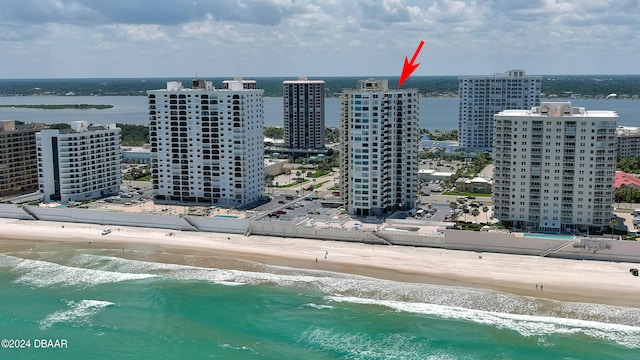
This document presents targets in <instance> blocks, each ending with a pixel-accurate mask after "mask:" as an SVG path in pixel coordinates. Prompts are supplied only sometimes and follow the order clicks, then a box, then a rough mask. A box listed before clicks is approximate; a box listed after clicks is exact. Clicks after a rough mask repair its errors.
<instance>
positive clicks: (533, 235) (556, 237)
mask: <svg viewBox="0 0 640 360" xmlns="http://www.w3.org/2000/svg"><path fill="white" fill-rule="evenodd" d="M523 236H524V237H530V238H538V239H554V240H567V241H571V240H574V239H575V237H573V235H558V234H538V233H526V234H524V235H523Z"/></svg>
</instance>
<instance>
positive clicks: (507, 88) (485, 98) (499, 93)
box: [458, 70, 541, 151]
mask: <svg viewBox="0 0 640 360" xmlns="http://www.w3.org/2000/svg"><path fill="white" fill-rule="evenodd" d="M540 86H541V77H540V76H526V75H525V72H524V70H509V71H507V72H506V73H499V74H493V75H489V76H465V77H460V78H458V92H459V95H460V108H459V112H458V114H459V115H458V141H459V142H460V147H461V148H463V149H465V150H469V151H491V149H492V147H493V115H494V114H497V113H498V112H500V111H502V110H507V109H521V110H526V109H530V108H531V107H533V106H538V105H540Z"/></svg>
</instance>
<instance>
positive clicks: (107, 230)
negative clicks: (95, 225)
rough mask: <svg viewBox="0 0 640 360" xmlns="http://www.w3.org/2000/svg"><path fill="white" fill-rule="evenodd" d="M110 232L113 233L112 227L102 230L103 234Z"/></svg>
mask: <svg viewBox="0 0 640 360" xmlns="http://www.w3.org/2000/svg"><path fill="white" fill-rule="evenodd" d="M109 234H111V229H104V230H102V235H109Z"/></svg>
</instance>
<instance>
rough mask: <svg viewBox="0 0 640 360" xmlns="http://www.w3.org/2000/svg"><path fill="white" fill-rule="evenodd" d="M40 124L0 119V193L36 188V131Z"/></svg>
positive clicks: (7, 193) (16, 192)
mask: <svg viewBox="0 0 640 360" xmlns="http://www.w3.org/2000/svg"><path fill="white" fill-rule="evenodd" d="M44 128H46V125H44V124H35V123H34V124H23V125H16V122H15V121H13V120H0V196H7V195H14V194H19V193H25V192H29V191H36V190H38V156H37V152H36V132H37V131H40V130H41V129H44Z"/></svg>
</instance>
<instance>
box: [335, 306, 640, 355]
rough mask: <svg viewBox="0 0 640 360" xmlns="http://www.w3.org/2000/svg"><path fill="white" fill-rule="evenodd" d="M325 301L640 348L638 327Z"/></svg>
mask: <svg viewBox="0 0 640 360" xmlns="http://www.w3.org/2000/svg"><path fill="white" fill-rule="evenodd" d="M326 299H327V300H328V301H334V302H349V303H355V304H366V305H378V306H385V307H388V308H391V309H394V310H396V311H401V312H407V313H415V314H422V315H429V316H434V317H438V318H442V319H454V320H463V321H469V322H474V323H477V324H483V325H489V326H493V327H497V328H507V329H511V330H515V331H517V332H518V333H520V334H521V335H523V336H544V335H552V334H576V333H582V334H585V335H587V336H591V337H593V338H597V339H600V340H606V341H612V342H616V343H618V344H620V345H623V346H626V347H629V348H640V327H638V326H629V325H621V324H612V323H605V322H597V321H589V320H580V319H571V318H561V317H550V316H537V315H520V314H511V313H502V312H495V311H484V310H475V309H468V308H462V307H453V306H445V305H436V304H427V303H411V302H403V301H393V300H374V299H366V298H356V297H346V296H327V297H326Z"/></svg>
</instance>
